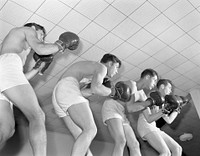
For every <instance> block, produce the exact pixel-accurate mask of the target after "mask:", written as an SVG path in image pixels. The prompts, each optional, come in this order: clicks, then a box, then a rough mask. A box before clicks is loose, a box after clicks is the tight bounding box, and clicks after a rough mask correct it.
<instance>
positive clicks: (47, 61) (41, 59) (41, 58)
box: [33, 52, 54, 75]
mask: <svg viewBox="0 0 200 156" xmlns="http://www.w3.org/2000/svg"><path fill="white" fill-rule="evenodd" d="M53 58H54V55H53V54H50V55H38V54H37V53H36V52H34V53H33V59H34V60H35V62H36V63H35V66H34V67H33V69H38V68H39V67H40V66H41V64H42V63H43V62H44V64H45V65H44V67H43V68H42V69H41V70H40V75H43V74H44V72H45V71H46V70H47V68H48V67H49V66H50V64H51V62H52V61H53Z"/></svg>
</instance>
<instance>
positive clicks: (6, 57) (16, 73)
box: [0, 53, 29, 108]
mask: <svg viewBox="0 0 200 156" xmlns="http://www.w3.org/2000/svg"><path fill="white" fill-rule="evenodd" d="M22 84H29V82H28V80H27V79H26V77H25V75H24V73H23V64H22V60H21V58H20V57H19V55H18V54H16V53H6V54H3V55H0V99H1V100H5V101H7V102H9V103H10V105H11V108H12V107H13V104H12V102H11V101H10V100H9V99H8V98H7V97H6V96H5V95H3V93H2V92H3V91H5V90H7V89H9V88H12V87H15V86H19V85H22Z"/></svg>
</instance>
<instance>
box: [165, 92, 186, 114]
mask: <svg viewBox="0 0 200 156" xmlns="http://www.w3.org/2000/svg"><path fill="white" fill-rule="evenodd" d="M181 101H182V100H181V99H180V97H179V96H176V95H166V96H165V104H164V109H165V110H167V111H169V112H173V111H175V110H179V109H180V107H181V105H180V104H181Z"/></svg>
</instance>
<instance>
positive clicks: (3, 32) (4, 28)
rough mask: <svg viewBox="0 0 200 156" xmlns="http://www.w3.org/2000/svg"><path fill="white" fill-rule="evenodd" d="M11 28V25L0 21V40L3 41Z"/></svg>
mask: <svg viewBox="0 0 200 156" xmlns="http://www.w3.org/2000/svg"><path fill="white" fill-rule="evenodd" d="M12 28H14V26H13V25H11V24H9V23H7V22H4V21H2V20H0V30H1V31H0V39H1V40H3V39H4V38H5V37H6V35H7V34H8V33H9V31H10V30H11V29H12Z"/></svg>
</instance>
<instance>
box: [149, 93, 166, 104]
mask: <svg viewBox="0 0 200 156" xmlns="http://www.w3.org/2000/svg"><path fill="white" fill-rule="evenodd" d="M146 101H149V102H150V106H153V105H156V106H161V105H162V104H163V103H164V98H162V96H161V94H160V92H158V91H154V92H151V93H150V94H149V98H147V100H146Z"/></svg>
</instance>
